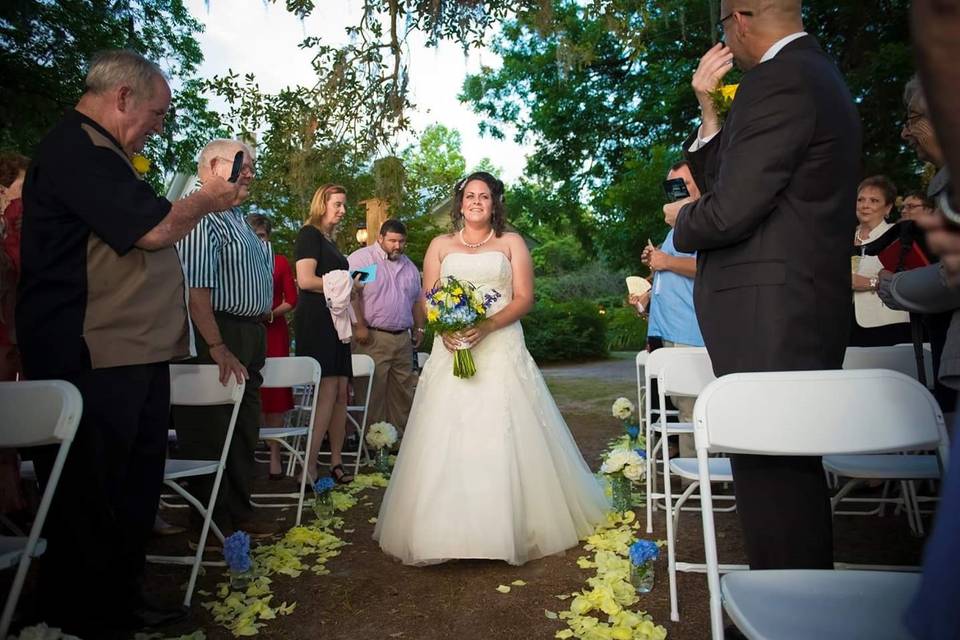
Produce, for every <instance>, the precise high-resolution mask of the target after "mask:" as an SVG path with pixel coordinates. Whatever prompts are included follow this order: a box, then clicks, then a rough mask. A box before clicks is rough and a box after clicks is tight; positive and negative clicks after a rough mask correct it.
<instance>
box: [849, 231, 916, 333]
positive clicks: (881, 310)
mask: <svg viewBox="0 0 960 640" xmlns="http://www.w3.org/2000/svg"><path fill="white" fill-rule="evenodd" d="M892 226H893V225H892V224H890V223H889V222H881V223H880V224H878V225H877V226H876V227H874V228H873V230H871V231H870V235H869V236H867V239H866V240H865V241H864V242H863V244H867V243H869V242H873V241H874V240H876V239H877V238H879V237H880V236H881V235H883V233H884V232H885V231H886V230H887V229H889V228H890V227H892ZM854 238H856V232H854ZM860 256H861V257H860V266H859V268H858V269H857V271H856V273H857V274H858V275H861V276H863V277H864V278H875V277H877V274H878V273H880V270H881V269H883V264H882V263H881V262H880V258H878V257H876V256H867V255H863V249H862V246H861V250H860ZM853 308H854V311H855V313H856V317H857V324H858V325H860V326H861V327H864V328H867V329H869V328H872V327H882V326H886V325H888V324H897V323H900V322H910V314H909V313H907V312H906V311H894V310H893V309H889V308H887V306H886V305H885V304H883V301H882V300H880V297H879V296H878V295H877V292H876V291H854V292H853Z"/></svg>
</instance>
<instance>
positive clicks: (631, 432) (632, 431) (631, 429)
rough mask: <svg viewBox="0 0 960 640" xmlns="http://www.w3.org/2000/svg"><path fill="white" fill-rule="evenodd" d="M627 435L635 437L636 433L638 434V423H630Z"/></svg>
mask: <svg viewBox="0 0 960 640" xmlns="http://www.w3.org/2000/svg"><path fill="white" fill-rule="evenodd" d="M627 435H628V436H630V437H631V438H636V437H637V436H638V435H640V425H637V424H632V425H630V426H629V427H627Z"/></svg>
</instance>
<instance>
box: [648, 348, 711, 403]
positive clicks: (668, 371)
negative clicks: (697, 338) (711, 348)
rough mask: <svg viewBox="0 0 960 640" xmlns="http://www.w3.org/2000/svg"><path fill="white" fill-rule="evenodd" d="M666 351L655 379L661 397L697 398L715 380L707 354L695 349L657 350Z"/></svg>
mask: <svg viewBox="0 0 960 640" xmlns="http://www.w3.org/2000/svg"><path fill="white" fill-rule="evenodd" d="M660 351H666V352H667V353H665V354H664V355H663V364H662V366H661V367H660V374H659V376H658V377H657V385H658V387H659V389H660V392H661V393H662V394H663V395H665V396H666V395H677V396H694V397H696V396H698V395H700V392H702V391H703V390H704V388H706V386H707V385H708V384H710V383H711V382H713V381H714V380H716V379H717V377H716V376H715V375H713V363H712V362H710V356H708V355H707V352H706V351H705V350H704V351H701V350H697V349H658V350H657V351H656V352H655V353H659V352H660Z"/></svg>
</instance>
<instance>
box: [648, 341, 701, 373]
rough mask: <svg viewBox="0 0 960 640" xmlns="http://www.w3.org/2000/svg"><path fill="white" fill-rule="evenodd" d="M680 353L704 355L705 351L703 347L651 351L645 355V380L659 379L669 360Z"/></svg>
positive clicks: (667, 348)
mask: <svg viewBox="0 0 960 640" xmlns="http://www.w3.org/2000/svg"><path fill="white" fill-rule="evenodd" d="M681 353H700V354H706V353H707V350H706V349H705V348H703V347H664V348H662V349H657V350H656V351H651V352H650V353H649V354H648V355H647V361H646V365H645V366H644V371H645V374H646V377H647V380H650V379H651V378H657V379H659V378H660V371H661V370H662V369H663V367H664V365H665V364H666V363H667V362H668V361H669V360H670V359H671V358H675V357H677V354H681ZM638 357H639V356H638ZM708 357H709V356H708Z"/></svg>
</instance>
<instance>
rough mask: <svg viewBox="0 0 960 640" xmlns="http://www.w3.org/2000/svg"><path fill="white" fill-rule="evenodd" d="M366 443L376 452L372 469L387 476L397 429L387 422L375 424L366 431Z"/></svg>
mask: <svg viewBox="0 0 960 640" xmlns="http://www.w3.org/2000/svg"><path fill="white" fill-rule="evenodd" d="M366 441H367V444H368V445H370V446H371V447H373V448H374V449H376V450H377V453H376V454H375V456H374V462H373V466H374V468H375V469H376V470H377V471H379V472H380V473H382V474H384V475H389V474H390V449H392V448H393V445H395V444H396V443H397V428H396V427H395V426H393V425H392V424H390V423H389V422H375V423H373V424H372V425H370V427H369V428H368V429H367V436H366Z"/></svg>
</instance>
